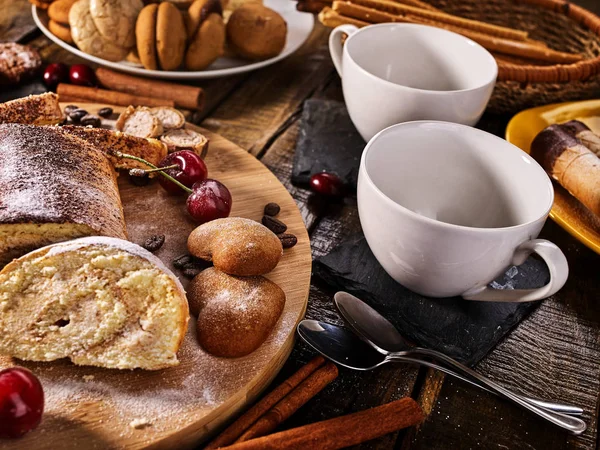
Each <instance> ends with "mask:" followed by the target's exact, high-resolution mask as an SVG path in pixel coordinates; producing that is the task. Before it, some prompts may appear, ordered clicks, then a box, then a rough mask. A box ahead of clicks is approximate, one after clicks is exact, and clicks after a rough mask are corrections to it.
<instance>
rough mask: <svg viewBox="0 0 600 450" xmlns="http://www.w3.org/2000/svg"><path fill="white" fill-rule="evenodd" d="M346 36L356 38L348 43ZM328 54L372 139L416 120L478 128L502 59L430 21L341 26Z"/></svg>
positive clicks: (357, 121) (355, 117)
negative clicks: (398, 125)
mask: <svg viewBox="0 0 600 450" xmlns="http://www.w3.org/2000/svg"><path fill="white" fill-rule="evenodd" d="M343 34H347V35H348V36H349V37H348V39H346V41H345V43H344V45H343V47H342V43H341V38H342V35H343ZM329 51H330V53H331V58H332V59H333V63H334V65H335V67H336V69H337V71H338V73H339V75H340V77H341V78H342V86H343V91H344V99H345V101H346V107H347V108H348V112H349V114H350V118H351V119H352V122H353V123H354V125H355V126H356V128H357V129H358V131H359V133H360V134H361V136H362V137H363V139H365V141H368V140H369V139H371V138H372V137H373V136H374V135H375V134H376V133H378V132H379V131H381V130H383V129H384V128H387V127H388V126H390V125H394V124H396V123H401V122H408V121H412V120H420V119H429V120H443V121H447V122H455V123H461V124H465V125H474V124H475V123H476V122H477V121H478V120H479V118H480V117H481V115H482V114H483V111H484V110H485V108H486V106H487V103H488V101H489V99H490V96H491V95H492V91H493V89H494V85H495V83H496V77H497V74H498V66H497V65H496V61H495V59H494V58H493V57H492V55H491V54H490V53H489V52H488V51H487V50H486V49H484V48H483V47H481V46H480V45H479V44H477V43H475V42H473V41H472V40H470V39H467V38H465V37H463V36H461V35H459V34H456V33H452V32H450V31H446V30H442V29H438V28H434V27H429V26H425V25H415V24H403V23H402V24H401V23H384V24H379V25H371V26H367V27H364V28H361V29H358V28H357V27H355V26H354V25H341V26H339V27H337V28H335V29H334V30H333V31H332V32H331V35H330V36H329Z"/></svg>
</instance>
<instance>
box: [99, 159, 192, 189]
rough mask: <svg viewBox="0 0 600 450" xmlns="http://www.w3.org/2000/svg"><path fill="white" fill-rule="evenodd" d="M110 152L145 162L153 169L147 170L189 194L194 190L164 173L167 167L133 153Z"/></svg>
mask: <svg viewBox="0 0 600 450" xmlns="http://www.w3.org/2000/svg"><path fill="white" fill-rule="evenodd" d="M110 154H111V155H113V156H116V157H117V158H125V159H133V160H134V161H138V162H141V163H142V164H146V165H147V166H148V167H151V168H152V169H153V170H152V171H150V170H148V171H147V172H158V173H160V174H161V175H162V176H163V177H165V178H166V179H167V180H169V181H170V182H171V183H175V184H176V185H177V186H179V187H180V188H181V189H183V190H184V191H185V192H187V193H188V194H191V193H192V192H194V191H192V190H191V189H190V188H189V187H187V186H186V185H184V184H182V183H180V182H179V181H177V180H176V179H175V178H173V177H172V176H171V175H168V174H166V173H165V172H164V170H165V169H167V167H156V166H155V165H154V164H152V163H149V162H148V161H146V160H145V159H142V158H138V157H137V156H133V155H130V154H128V153H122V152H119V151H117V150H112V151H111V152H110ZM176 167H179V166H176Z"/></svg>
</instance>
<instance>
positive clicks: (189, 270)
mask: <svg viewBox="0 0 600 450" xmlns="http://www.w3.org/2000/svg"><path fill="white" fill-rule="evenodd" d="M200 272H202V269H200V268H199V267H186V268H185V269H183V271H182V272H181V273H182V274H183V276H184V277H186V278H189V279H192V278H194V277H195V276H196V275H198V274H199V273H200Z"/></svg>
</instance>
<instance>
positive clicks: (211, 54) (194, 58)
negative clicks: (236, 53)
mask: <svg viewBox="0 0 600 450" xmlns="http://www.w3.org/2000/svg"><path fill="white" fill-rule="evenodd" d="M224 49H225V24H224V23H223V18H222V17H221V16H220V15H219V14H210V15H209V16H208V17H207V18H206V20H204V21H203V22H202V23H201V24H200V27H199V28H198V31H197V32H196V34H195V35H194V37H193V38H192V40H191V41H190V45H189V47H188V49H187V52H186V54H185V67H186V69H188V70H203V69H206V68H207V67H208V66H210V65H211V64H212V63H213V62H215V60H216V59H217V58H219V57H220V56H222V55H223V53H224Z"/></svg>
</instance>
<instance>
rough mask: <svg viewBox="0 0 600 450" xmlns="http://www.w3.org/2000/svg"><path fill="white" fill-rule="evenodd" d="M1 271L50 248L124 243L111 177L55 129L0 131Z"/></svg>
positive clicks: (88, 150) (99, 156) (91, 150)
mask: <svg viewBox="0 0 600 450" xmlns="http://www.w3.org/2000/svg"><path fill="white" fill-rule="evenodd" d="M0 206H1V207H0V267H1V266H3V265H4V264H6V263H8V262H9V261H10V260H11V259H13V258H16V257H18V256H21V255H23V254H25V253H27V252H29V251H31V250H34V249H36V248H39V247H42V246H44V245H48V244H53V243H55V242H60V241H66V240H69V239H74V238H77V237H83V236H93V235H102V236H112V237H118V238H126V237H127V233H126V229H125V219H124V217H123V207H122V206H121V199H120V196H119V189H118V186H117V179H116V175H115V171H114V169H113V168H112V166H111V164H110V162H109V161H108V159H106V157H105V156H104V154H103V153H102V152H101V151H99V150H98V149H96V147H94V146H92V145H90V144H88V143H87V142H85V141H83V140H81V139H79V138H77V137H75V136H71V135H67V134H64V133H63V132H61V131H60V129H59V128H58V127H38V126H33V125H20V124H4V125H0Z"/></svg>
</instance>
